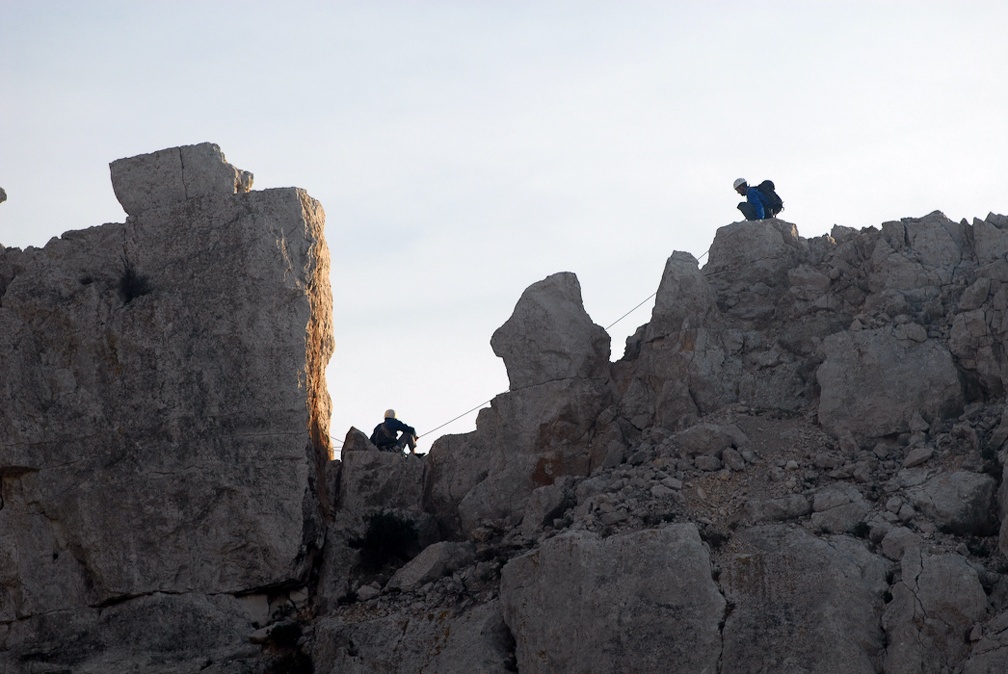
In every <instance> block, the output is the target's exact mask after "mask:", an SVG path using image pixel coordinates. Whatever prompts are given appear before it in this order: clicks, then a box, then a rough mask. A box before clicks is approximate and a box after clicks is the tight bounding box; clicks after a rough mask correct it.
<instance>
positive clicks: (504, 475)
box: [425, 273, 611, 535]
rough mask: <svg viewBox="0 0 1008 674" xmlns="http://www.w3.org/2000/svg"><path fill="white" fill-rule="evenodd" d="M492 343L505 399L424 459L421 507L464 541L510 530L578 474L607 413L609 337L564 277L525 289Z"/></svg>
mask: <svg viewBox="0 0 1008 674" xmlns="http://www.w3.org/2000/svg"><path fill="white" fill-rule="evenodd" d="M492 344H493V347H494V350H495V352H496V353H498V355H500V356H501V357H502V358H504V362H505V364H506V365H507V368H508V375H509V377H510V378H511V391H510V392H508V393H504V394H502V395H500V396H497V398H495V399H494V400H493V402H492V404H491V407H490V408H489V409H484V410H482V411H481V412H480V414H479V417H478V418H477V421H476V429H477V430H476V432H475V433H474V434H471V435H469V436H467V437H465V438H464V439H460V440H461V442H460V443H459V444H457V445H456V444H455V438H454V437H453V436H446V437H443V438H441V439H440V440H439V443H435V447H434V448H432V450H431V453H430V455H429V456H428V457H427V472H426V492H425V493H426V496H425V504H426V506H427V507H428V508H430V509H431V510H432V511H433V512H434V513H435V514H436V515H438V516H439V518H440V519H441V520H442V523H443V526H445V527H446V528H448V529H453V528H456V527H460V528H461V530H462V531H464V532H465V533H466V534H467V535H473V534H475V532H476V531H477V530H479V529H485V528H487V527H491V528H498V529H504V528H510V527H512V526H515V525H517V524H519V522H520V520H521V517H522V512H523V510H524V506H525V502H526V500H527V499H528V498H529V496H530V494H531V493H532V492H533V491H534V490H535V489H536V488H538V487H541V486H544V485H549V484H553V482H554V481H555V480H556V479H557V478H560V477H563V476H565V475H581V476H584V475H587V474H588V472H589V470H590V469H591V463H592V454H591V452H590V451H587V452H586V451H584V450H585V448H587V447H590V446H591V443H592V441H593V439H594V429H595V427H596V424H597V423H598V419H599V417H600V416H602V415H604V414H605V410H606V408H607V407H609V406H610V404H611V402H610V395H609V389H608V381H609V377H608V363H609V337H608V335H607V334H606V332H605V331H604V330H603V329H602V328H601V327H599V326H597V325H595V324H593V323H592V322H591V320H590V319H589V318H588V315H587V314H586V313H585V310H584V306H583V304H582V301H581V287H580V285H579V284H578V282H577V279H576V278H575V277H574V275H573V274H570V273H560V274H555V275H553V276H551V277H549V278H547V279H544V280H543V281H540V282H539V283H536V284H534V285H532V286H530V287H529V288H528V289H527V290H526V291H525V293H523V294H522V296H521V299H520V300H519V301H518V304H517V305H516V307H515V311H514V314H513V315H512V316H511V318H510V319H509V320H508V322H507V323H505V324H504V326H502V327H501V328H500V329H499V330H497V332H496V333H494V336H493V339H492ZM532 345H535V347H534V348H533V347H532ZM540 347H541V348H540Z"/></svg>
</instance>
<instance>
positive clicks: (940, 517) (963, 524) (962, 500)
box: [908, 471, 998, 536]
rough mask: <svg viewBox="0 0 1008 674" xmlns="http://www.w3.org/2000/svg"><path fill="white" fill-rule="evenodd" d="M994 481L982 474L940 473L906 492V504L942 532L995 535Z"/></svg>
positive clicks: (995, 482)
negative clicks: (929, 520) (907, 497)
mask: <svg viewBox="0 0 1008 674" xmlns="http://www.w3.org/2000/svg"><path fill="white" fill-rule="evenodd" d="M996 489H997V481H996V480H995V479H994V478H993V477H991V476H990V475H987V474H985V473H969V472H965V471H956V472H951V473H940V474H938V475H936V476H934V477H932V478H931V479H929V480H928V481H927V482H925V483H924V484H922V485H920V486H919V487H915V488H913V489H910V490H909V491H908V496H909V498H910V502H911V503H912V504H913V506H914V507H915V508H916V509H917V510H919V511H921V512H923V513H924V514H925V515H927V517H929V518H930V519H931V520H933V521H934V523H935V524H936V525H937V526H938V528H939V529H941V530H942V531H947V532H950V533H954V534H959V535H962V536H967V535H972V536H989V535H991V534H993V533H995V532H996V531H997V526H998V521H997V510H996V508H995V501H994V493H995V490H996Z"/></svg>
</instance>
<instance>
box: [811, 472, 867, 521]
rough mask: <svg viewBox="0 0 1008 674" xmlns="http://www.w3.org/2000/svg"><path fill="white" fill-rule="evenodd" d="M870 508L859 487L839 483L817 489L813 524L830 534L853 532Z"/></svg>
mask: <svg viewBox="0 0 1008 674" xmlns="http://www.w3.org/2000/svg"><path fill="white" fill-rule="evenodd" d="M869 508H870V506H869V505H868V503H867V502H866V501H865V499H864V497H863V496H862V495H861V491H860V490H859V489H858V488H857V487H855V486H853V485H850V484H845V483H842V482H841V483H837V484H835V485H832V486H829V487H826V488H825V489H821V490H819V491H817V492H816V494H815V496H814V497H813V499H812V511H813V512H812V518H811V519H812V526H813V527H815V528H816V529H817V530H819V531H822V532H825V533H829V534H848V533H853V532H854V531H855V530H856V528H857V526H858V525H859V524H860V523H861V522H862V521H863V520H864V516H865V515H866V514H867V513H868V510H869Z"/></svg>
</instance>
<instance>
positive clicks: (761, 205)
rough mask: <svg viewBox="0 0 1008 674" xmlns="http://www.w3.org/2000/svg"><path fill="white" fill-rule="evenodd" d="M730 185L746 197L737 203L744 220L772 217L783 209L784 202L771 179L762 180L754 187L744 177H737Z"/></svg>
mask: <svg viewBox="0 0 1008 674" xmlns="http://www.w3.org/2000/svg"><path fill="white" fill-rule="evenodd" d="M732 187H734V188H735V191H736V192H738V193H739V194H741V195H742V196H744V197H745V198H746V200H745V201H743V202H742V203H740V204H739V205H738V209H739V210H740V211H742V215H744V216H745V219H746V220H763V219H764V218H773V217H776V215H777V214H778V213H780V212H781V211H783V210H784V202H783V201H781V198H780V197H779V196H777V192H776V188H775V187H774V184H773V181H770V180H764V181H763V182H761V183H760V184H759V185H757V186H756V187H751V186H750V185H749V184H748V183H747V182H746V180H745V178H739V179H738V180H736V181H735V182H734V183H733V184H732Z"/></svg>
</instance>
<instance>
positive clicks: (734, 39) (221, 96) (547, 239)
mask: <svg viewBox="0 0 1008 674" xmlns="http://www.w3.org/2000/svg"><path fill="white" fill-rule="evenodd" d="M1006 29H1008V3H1004V2H1000V1H991V2H970V1H969V0H959V1H949V2H928V1H926V0H913V1H909V0H907V1H887V0H876V1H853V0H851V1H847V2H839V1H831V0H822V1H819V2H812V1H810V0H806V1H802V2H798V1H792V2H776V1H774V0H765V1H764V2H761V3H753V2H718V1H717V0H706V1H702V2H700V1H697V2H691V1H686V2H672V1H667V2H542V1H540V2H503V1H501V2H373V1H372V2H297V1H293V2H290V1H289V2H284V3H278V2H275V1H270V2H255V1H243V2H212V1H208V0H203V1H200V2H188V1H178V0H172V1H171V2H148V1H146V0H128V1H119V2H112V1H104V0H95V1H92V2H83V1H82V2H70V1H62V2H57V1H48V2H47V1H40V0H0V187H3V188H5V189H6V191H7V193H8V201H7V202H6V203H4V204H2V205H0V243H2V244H4V245H6V246H17V247H24V246H28V245H35V246H41V245H44V244H45V242H46V241H47V240H49V239H50V238H51V237H53V236H59V235H60V234H61V233H63V232H64V231H66V230H70V229H80V228H84V227H90V226H93V225H98V224H101V223H104V222H121V221H123V220H124V219H125V214H124V213H123V212H122V209H121V208H120V207H119V205H118V203H117V202H116V200H115V197H114V195H113V193H112V188H111V184H110V182H109V177H108V163H109V162H110V161H112V160H114V159H117V158H120V157H127V156H132V155H136V154H141V153H145V152H151V151H153V150H157V149H161V148H164V147H171V146H174V145H185V144H191V143H198V142H202V141H212V142H215V143H218V144H219V145H220V146H221V148H222V149H223V151H224V153H225V155H226V156H227V157H228V160H229V161H231V163H233V164H234V165H236V166H238V167H240V168H243V169H246V170H249V171H252V172H253V173H254V174H255V177H256V180H255V188H257V189H262V188H267V187H279V186H290V185H294V186H298V187H303V188H305V189H307V190H308V192H309V193H310V194H311V195H312V196H314V197H315V198H317V199H318V200H319V201H321V202H322V204H323V206H324V208H325V210H326V214H327V227H326V229H327V238H328V242H329V246H330V249H331V251H332V258H333V274H332V282H333V294H334V298H335V332H336V340H337V343H336V349H337V351H336V355H335V356H334V358H333V361H332V363H331V365H330V368H329V388H330V393H331V394H332V396H333V403H334V410H335V411H334V415H333V424H332V433H333V435H334V436H335V437H336V438H337V439H340V440H341V439H342V438H343V436H344V435H345V433H346V430H347V429H348V428H349V427H350V426H351V425H356V426H358V427H359V428H361V429H363V430H366V431H370V428H371V427H372V426H373V425H374V424H376V423H378V421H380V417H381V413H382V412H383V411H384V410H385V408H386V407H390V406H391V407H395V408H396V409H397V410H399V416H400V418H402V419H403V420H405V421H406V422H407V423H411V424H413V425H414V426H416V427H417V429H418V430H419V431H420V432H421V433H424V432H426V431H427V430H430V429H432V428H434V427H435V426H438V425H439V424H441V423H443V422H446V421H448V420H449V419H451V418H453V417H455V416H456V415H458V414H461V413H462V412H465V411H466V410H468V409H470V408H471V407H473V406H475V405H477V404H479V403H481V402H483V401H484V400H487V399H489V398H491V397H492V396H494V395H495V394H497V393H500V392H502V391H503V390H505V389H506V388H507V379H506V375H505V371H504V366H503V363H502V362H501V361H500V360H499V359H497V358H496V357H495V356H494V355H493V352H492V351H491V349H490V346H489V341H490V335H491V334H492V332H493V331H494V329H496V328H497V327H498V326H499V325H501V324H502V323H503V322H504V321H505V320H507V318H508V316H509V315H510V313H511V311H512V309H513V308H514V304H515V302H516V301H517V299H518V297H519V296H520V294H521V292H522V291H523V290H524V289H525V288H526V287H527V286H528V285H529V284H531V283H534V282H535V281H538V280H540V279H542V278H544V277H545V276H547V275H549V274H551V273H554V272H557V271H573V272H575V273H576V274H577V275H578V277H579V279H580V281H581V286H582V292H583V295H584V301H585V307H586V309H587V310H588V313H589V314H590V315H591V317H592V319H593V320H594V321H595V322H596V323H599V324H600V325H603V326H607V325H609V324H610V323H612V322H613V321H615V320H616V319H617V318H619V317H620V316H621V315H622V314H623V313H624V312H626V311H627V310H629V309H630V308H632V307H633V306H634V305H636V304H637V303H638V302H640V301H641V300H643V299H645V298H646V297H648V296H649V295H650V294H651V293H653V292H654V291H655V290H656V288H657V285H658V281H659V280H660V278H661V273H662V270H663V267H664V263H665V260H666V258H667V257H668V256H669V255H671V253H672V252H673V251H674V250H687V251H690V252H692V253H693V254H694V255H697V256H700V255H702V254H703V253H704V251H706V249H707V247H708V246H709V245H710V242H711V241H712V239H713V237H714V233H715V231H716V230H717V228H718V227H720V226H723V225H726V224H728V223H730V222H733V221H735V220H736V219H738V217H739V215H738V212H737V211H736V210H735V204H736V203H737V201H738V199H737V198H736V195H735V193H734V192H733V191H732V190H731V183H732V180H734V179H735V178H737V177H739V176H742V177H746V178H749V179H750V180H751V181H758V180H761V179H763V178H772V179H773V180H774V181H775V182H776V183H777V186H778V188H779V192H780V194H781V196H782V197H783V198H784V201H785V206H786V210H785V211H784V213H783V214H782V216H783V217H784V218H785V219H786V220H788V221H790V222H794V223H795V224H797V226H798V228H799V232H800V233H801V234H802V236H805V237H812V236H817V235H820V234H824V233H827V232H828V231H829V229H830V228H831V227H832V226H833V224H841V225H848V226H852V227H866V226H871V225H879V224H881V223H882V222H884V221H886V220H892V219H898V218H901V217H917V216H921V215H925V214H927V213H929V212H931V211H933V210H942V211H943V212H944V213H945V214H946V215H948V216H949V217H951V218H953V219H961V218H970V219H971V218H973V217H981V218H982V217H984V216H986V215H987V213H988V212H989V211H994V212H997V213H1008V191H1006V184H1005V178H1006V172H1008V132H1006V131H1008V129H1006V122H1005V119H1006V112H1008V76H1006V75H1005V72H1006V71H1005V68H1006V64H1008V41H1006V40H1005V39H1004V35H1005V31H1006ZM650 306H651V305H650V303H649V304H646V305H645V306H644V307H642V308H641V309H639V310H638V311H637V312H635V313H634V314H632V315H631V316H630V317H629V318H627V319H625V320H623V321H622V322H620V323H619V324H617V325H616V326H615V327H613V329H612V330H610V333H611V335H612V337H613V357H614V358H618V357H619V356H620V355H622V351H623V344H624V340H625V338H626V336H627V335H628V334H630V333H632V332H633V331H634V329H635V328H636V327H637V326H638V325H640V324H641V323H644V322H646V321H647V320H648V317H649V315H650ZM474 422H475V414H472V415H469V416H467V417H465V418H464V419H462V420H460V421H458V422H456V423H454V424H452V425H450V426H448V427H447V428H445V429H442V430H441V431H438V432H437V433H434V434H431V435H429V436H427V437H424V438H423V439H422V440H421V450H422V451H426V450H427V449H429V447H430V442H431V441H432V440H433V439H434V438H435V437H436V436H437V435H439V434H441V433H442V432H465V431H468V430H471V429H472V428H473V424H474Z"/></svg>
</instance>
